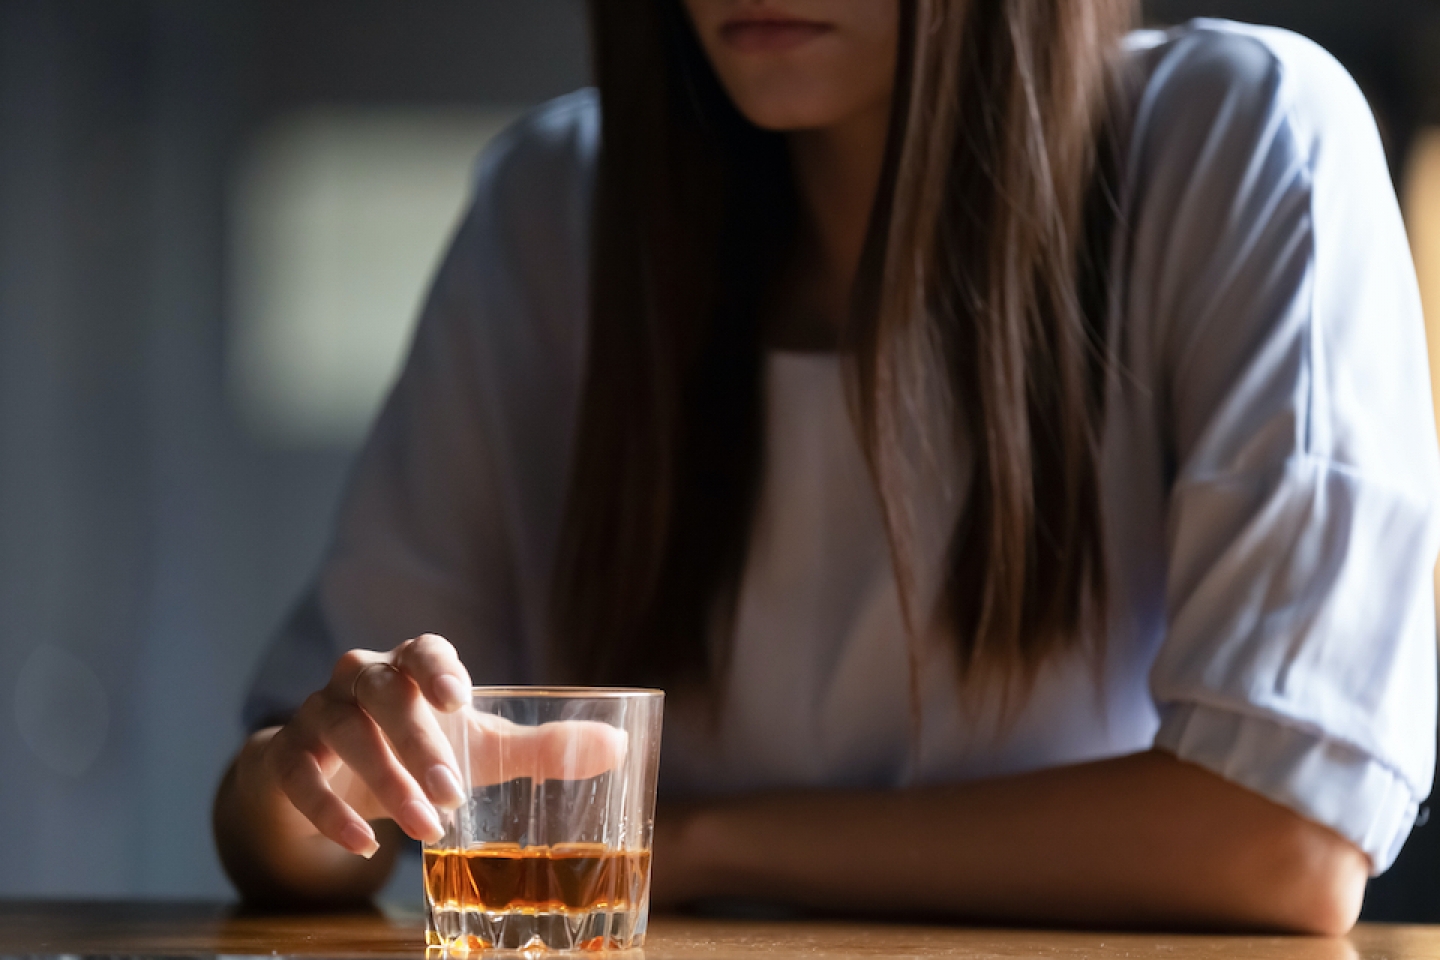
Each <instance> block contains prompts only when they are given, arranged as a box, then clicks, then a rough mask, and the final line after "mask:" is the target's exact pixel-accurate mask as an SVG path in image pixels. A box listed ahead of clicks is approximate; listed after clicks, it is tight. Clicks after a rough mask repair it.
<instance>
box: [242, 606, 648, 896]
mask: <svg viewBox="0 0 1440 960" xmlns="http://www.w3.org/2000/svg"><path fill="white" fill-rule="evenodd" d="M469 704H470V676H469V674H468V673H467V672H466V670H465V667H464V666H463V665H462V664H461V663H460V659H459V657H458V656H457V655H456V653H455V649H454V647H452V646H451V645H450V644H449V643H448V642H446V641H445V640H444V639H443V638H441V637H437V636H434V635H430V634H427V635H425V636H422V637H418V638H416V639H414V640H407V641H406V642H405V643H402V644H400V646H398V647H396V648H395V649H394V650H391V651H390V652H389V653H373V652H370V651H366V650H352V651H350V652H349V653H347V654H345V655H344V656H342V657H341V658H340V660H339V662H338V663H336V665H335V670H334V672H333V673H332V675H331V677H330V681H329V682H328V683H327V684H326V685H325V688H324V689H322V690H320V691H317V692H316V693H314V694H312V695H311V696H310V697H309V698H308V699H306V701H305V703H304V704H303V705H302V706H301V707H300V709H299V711H297V712H296V714H295V716H294V717H293V718H292V719H291V720H290V722H289V723H287V724H285V726H283V727H271V728H269V729H267V730H261V731H259V732H258V733H256V734H255V735H254V736H252V737H251V738H250V739H249V740H248V741H247V742H246V744H245V746H244V747H243V748H242V749H241V751H240V755H239V756H238V757H236V759H235V762H234V763H233V764H231V766H230V770H229V771H228V772H227V773H226V775H225V780H224V782H222V783H221V785H220V790H219V792H218V794H217V795H216V798H215V814H214V820H215V839H216V845H217V847H218V849H219V852H220V859H221V861H222V862H223V863H224V865H225V869H226V872H227V873H228V874H229V875H230V878H231V879H232V880H234V881H235V884H236V886H237V887H239V888H240V891H241V893H242V894H244V895H245V896H246V897H249V898H252V899H253V898H258V899H280V900H286V901H295V900H309V901H331V902H333V901H340V900H357V899H363V898H365V897H368V896H370V895H372V894H373V893H374V892H375V891H376V890H378V889H379V888H380V886H381V884H383V883H384V882H385V877H386V876H387V875H388V874H389V872H390V866H391V863H392V861H393V855H394V851H395V847H396V845H397V844H396V842H395V841H398V839H399V836H398V833H399V831H397V830H395V829H394V828H393V827H390V826H389V825H388V824H384V823H383V821H386V820H393V821H394V822H395V823H396V824H398V826H399V828H400V830H403V831H404V832H405V833H407V834H409V835H410V836H412V837H414V838H415V839H417V840H421V841H430V842H433V841H436V840H439V839H440V838H441V836H442V834H443V833H444V830H443V827H442V820H443V815H442V813H441V811H443V810H446V809H448V808H451V807H455V806H458V805H459V804H460V803H461V802H462V801H463V800H465V796H464V787H463V786H462V783H463V782H464V781H463V780H462V777H461V775H460V772H461V770H462V768H463V769H464V770H465V771H466V773H468V775H469V784H470V786H471V787H476V786H482V785H485V784H489V783H499V782H502V781H505V780H513V779H517V778H522V777H528V778H531V779H534V780H537V781H543V780H551V779H555V780H583V779H589V778H590V777H594V776H598V775H600V774H601V773H604V772H605V771H606V770H610V769H613V768H614V767H615V766H616V765H617V764H619V762H620V761H621V759H623V757H624V756H625V753H626V750H627V747H628V743H627V739H626V736H625V731H623V730H620V729H617V728H615V727H612V726H610V725H608V724H605V723H597V722H592V721H585V720H566V721H561V722H555V723H544V724H540V725H539V726H533V727H532V726H523V725H517V724H514V723H511V722H510V721H509V720H506V719H504V718H502V717H499V716H495V715H492V714H488V713H480V712H472V711H470V710H469ZM462 709H463V710H465V711H466V716H465V718H464V722H465V724H466V727H467V729H466V740H467V741H468V744H469V750H468V753H469V756H467V757H456V756H455V754H454V751H453V749H452V748H451V746H450V741H449V739H448V738H447V737H446V736H445V734H444V732H443V731H442V729H441V720H440V714H442V713H455V712H456V711H459V710H462ZM462 764H463V767H462ZM371 821H374V822H376V824H377V826H379V828H380V832H379V834H377V831H376V828H375V827H373V826H372V825H371ZM337 844H338V846H337ZM377 852H379V853H381V856H375V854H376V853H377ZM355 855H358V856H355ZM362 857H363V858H365V859H360V858H362ZM372 857H373V858H374V859H373V860H371V859H370V858H372Z"/></svg>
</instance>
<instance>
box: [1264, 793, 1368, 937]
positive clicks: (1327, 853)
mask: <svg viewBox="0 0 1440 960" xmlns="http://www.w3.org/2000/svg"><path fill="white" fill-rule="evenodd" d="M1294 819H1295V822H1294V823H1293V824H1290V825H1289V828H1288V829H1285V830H1283V831H1281V832H1280V833H1281V836H1279V837H1275V838H1274V840H1273V842H1274V849H1272V850H1271V851H1269V852H1268V855H1267V857H1266V859H1267V860H1268V861H1269V863H1268V865H1266V866H1265V867H1264V868H1262V869H1261V871H1260V874H1261V876H1260V880H1259V882H1258V883H1257V885H1256V886H1257V887H1258V889H1257V890H1255V891H1254V892H1255V895H1256V896H1257V898H1258V902H1259V903H1262V904H1267V905H1268V909H1267V911H1266V912H1269V911H1270V910H1273V911H1274V913H1273V915H1272V916H1270V917H1269V918H1267V919H1268V920H1269V922H1268V923H1267V924H1266V925H1267V926H1268V925H1272V924H1273V925H1274V926H1276V927H1279V928H1282V929H1285V930H1288V931H1291V932H1293V933H1301V934H1309V935H1312V936H1322V937H1339V936H1344V935H1345V934H1346V933H1348V932H1349V931H1350V928H1352V927H1353V926H1355V921H1356V920H1357V919H1359V917H1360V904H1361V901H1362V900H1363V899H1364V897H1365V883H1366V880H1367V879H1368V878H1369V875H1370V859H1369V857H1367V856H1366V855H1365V854H1364V853H1363V852H1361V851H1360V849H1359V848H1358V847H1356V846H1355V845H1354V844H1352V843H1351V842H1350V841H1348V840H1346V839H1345V838H1344V837H1341V836H1340V835H1339V834H1337V833H1335V832H1333V831H1331V830H1329V829H1328V828H1326V827H1322V826H1320V825H1319V824H1316V823H1312V822H1310V821H1308V820H1304V819H1302V818H1301V817H1299V816H1298V815H1294Z"/></svg>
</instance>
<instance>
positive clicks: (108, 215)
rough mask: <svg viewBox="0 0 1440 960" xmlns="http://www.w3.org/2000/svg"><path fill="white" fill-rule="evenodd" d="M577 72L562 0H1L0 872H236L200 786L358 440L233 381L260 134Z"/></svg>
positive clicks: (151, 883) (576, 27)
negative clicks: (239, 265)
mask: <svg viewBox="0 0 1440 960" xmlns="http://www.w3.org/2000/svg"><path fill="white" fill-rule="evenodd" d="M585 76H586V51H585V40H584V33H583V22H582V19H581V14H580V7H579V3H578V2H577V0H524V2H523V3H522V2H511V0H426V2H425V3H423V4H415V3H407V2H403V0H149V2H145V0H0V895H21V894H24V895H46V894H70V895H81V894H84V895H139V894H145V895H166V896H207V895H209V896H220V895H226V894H228V887H227V885H226V884H225V881H224V879H223V877H222V876H221V874H220V872H219V868H218V865H217V864H216V862H215V857H214V854H213V852H212V850H211V845H210V840H209V830H208V803H209V797H210V795H211V793H212V791H213V789H214V786H215V784H216V782H217V779H218V777H219V774H220V771H221V767H222V764H223V762H224V760H225V758H226V757H227V755H229V754H230V753H232V752H233V750H234V748H235V747H236V745H237V744H238V740H239V726H238V705H239V699H240V696H241V690H242V689H243V686H244V684H245V682H246V680H247V677H248V674H249V672H250V670H251V668H252V665H253V663H254V660H255V658H256V656H257V654H258V651H259V649H260V647H261V645H262V644H263V643H264V642H265V640H266V638H267V635H268V634H269V633H270V631H271V630H272V629H273V626H274V624H275V622H276V621H277V620H278V619H279V618H280V617H281V615H282V613H283V611H284V608H285V607H286V606H287V605H288V604H289V603H290V602H291V600H292V598H293V596H294V594H295V593H296V592H297V590H298V589H299V588H300V587H301V585H302V583H303V581H304V580H305V578H306V577H307V576H308V575H309V572H310V569H311V567H312V565H313V563H314V561H315V558H316V557H317V555H318V553H319V551H320V549H321V547H322V545H323V543H324V540H325V537H326V535H327V527H328V524H329V521H330V516H331V511H332V508H333V503H334V501H335V497H336V495H337V491H338V489H339V487H340V485H341V483H342V482H343V477H344V473H345V469H346V466H347V463H348V461H349V458H350V455H351V445H350V444H348V443H332V444H329V445H326V444H316V443H312V444H308V445H307V444H297V443H288V444H287V443H282V442H279V441H269V440H266V439H264V438H263V437H257V436H256V435H255V433H254V432H253V431H250V430H248V429H247V428H246V426H245V425H244V424H242V423H241V422H240V421H239V420H238V419H237V417H236V415H235V413H234V407H233V405H232V404H231V403H230V402H229V396H228V395H227V392H226V389H225V383H226V373H225V369H226V364H227V356H226V344H227V341H228V338H227V332H226V326H225V325H226V320H227V318H226V316H225V305H226V303H227V302H229V297H228V293H229V291H228V289H227V288H228V285H229V283H230V279H231V278H230V277H228V276H227V266H226V264H227V263H228V262H229V261H228V259H227V235H228V231H229V228H230V224H229V223H228V214H227V210H228V209H229V204H228V198H229V196H230V192H231V190H232V186H233V179H234V177H235V174H236V168H237V164H239V163H240V162H241V161H242V159H243V158H244V157H245V156H246V155H247V152H248V150H249V147H250V145H251V143H252V142H253V141H254V140H255V139H256V138H257V136H259V135H260V133H261V132H263V131H264V130H265V129H267V128H268V126H269V125H271V124H272V123H273V122H274V121H275V120H276V119H277V118H280V117H283V116H285V115H287V114H289V113H292V112H294V111H297V110H303V109H306V108H317V107H318V108H325V109H333V108H337V107H340V108H365V109H368V108H385V109H387V110H390V111H392V112H393V111H396V110H399V111H404V110H406V109H410V108H435V107H451V108H479V109H488V108H493V107H503V108H505V109H507V110H508V109H513V108H516V107H523V106H525V105H528V104H532V103H535V102H538V101H540V100H543V99H545V98H548V97H550V96H554V95H556V94H559V93H562V92H565V91H567V90H569V89H573V88H574V87H576V86H579V85H581V84H582V83H584V81H585ZM458 212H459V210H458V206H457V209H456V211H455V213H457V214H458Z"/></svg>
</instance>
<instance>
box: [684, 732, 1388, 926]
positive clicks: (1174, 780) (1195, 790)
mask: <svg viewBox="0 0 1440 960" xmlns="http://www.w3.org/2000/svg"><path fill="white" fill-rule="evenodd" d="M656 845H657V854H656V895H657V899H658V900H659V901H660V902H662V903H664V902H667V901H668V902H680V901H686V900H691V899H696V898H701V897H723V896H747V897H755V898H761V899H775V900H781V901H786V902H790V903H798V904H803V905H806V906H810V907H816V908H820V909H834V910H843V911H847V912H848V911H857V912H865V913H892V914H894V913H912V914H931V915H934V914H941V915H949V916H961V917H967V918H975V919H987V920H1008V921H1039V922H1059V923H1080V924H1164V925H1184V926H1201V927H1221V928H1263V929H1274V930H1287V931H1295V932H1305V933H1320V934H1338V933H1342V932H1344V931H1345V930H1348V929H1349V928H1350V926H1351V925H1353V923H1354V921H1355V918H1356V916H1357V914H1358V912H1359V908H1360V900H1361V897H1362V895H1363V891H1364V885H1365V878H1366V876H1367V875H1368V872H1369V870H1368V868H1369V862H1368V860H1367V858H1366V857H1365V855H1364V854H1363V853H1361V852H1360V851H1359V850H1358V849H1357V848H1356V847H1354V846H1353V845H1352V844H1350V843H1349V842H1348V841H1347V840H1345V839H1343V838H1342V837H1340V836H1339V835H1338V834H1335V833H1333V832H1332V831H1330V830H1328V829H1326V828H1324V827H1321V826H1319V825H1317V824H1314V823H1311V822H1310V821H1308V820H1305V819H1303V818H1302V817H1300V816H1298V815H1297V814H1295V813H1293V812H1291V811H1290V810H1288V809H1286V808H1284V807H1281V806H1278V805H1276V804H1273V803H1271V802H1269V801H1268V800H1265V799H1264V798H1262V797H1260V796H1259V795H1257V794H1254V793H1252V792H1250V791H1248V790H1245V789H1243V788H1241V787H1238V786H1235V785H1233V784H1231V783H1229V782H1227V781H1225V780H1223V779H1221V778H1220V777H1217V776H1215V775H1213V774H1211V773H1209V772H1207V771H1205V770H1203V769H1201V768H1199V767H1196V766H1193V765H1190V764H1187V763H1183V762H1181V761H1179V760H1177V759H1175V758H1174V757H1171V756H1169V755H1167V754H1163V753H1159V752H1150V753H1144V754H1137V755H1134V756H1129V757H1123V758H1117V759H1113V760H1105V761H1099V762H1095V763H1090V764H1084V765H1080V766H1073V767H1064V768H1057V769H1051V770H1045V771H1039V772H1036V773H1032V774H1026V775H1023V776H1016V777H1007V778H1002V779H995V780H988V781H980V782H975V783H971V784H964V785H957V786H952V787H936V788H926V789H918V790H910V791H899V792H892V793H807V794H789V795H777V796H768V797H755V798H745V799H737V800H733V801H730V802H726V803H721V804H717V805H711V806H704V807H698V808H694V809H692V810H691V811H689V812H688V813H687V814H685V815H683V816H681V817H679V818H677V819H676V820H674V821H672V822H670V823H669V824H666V823H663V822H662V824H661V827H660V833H659V834H658V835H657V841H656Z"/></svg>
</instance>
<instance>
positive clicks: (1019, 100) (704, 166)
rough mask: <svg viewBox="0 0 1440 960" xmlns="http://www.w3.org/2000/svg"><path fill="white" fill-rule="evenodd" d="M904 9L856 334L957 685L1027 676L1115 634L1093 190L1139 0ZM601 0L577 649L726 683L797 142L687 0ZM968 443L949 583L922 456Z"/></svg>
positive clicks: (598, 675) (910, 615) (880, 459)
mask: <svg viewBox="0 0 1440 960" xmlns="http://www.w3.org/2000/svg"><path fill="white" fill-rule="evenodd" d="M900 6H901V41H900V51H899V54H900V55H899V67H898V72H897V78H896V85H895V94H894V104H893V108H892V112H891V130H890V138H889V144H888V150H887V160H886V165H885V171H884V174H883V176H882V182H881V185H880V189H879V192H878V195H877V199H876V204H875V209H874V213H873V214H872V220H871V226H870V235H869V238H868V241H867V244H866V249H865V253H864V256H863V257H862V263H861V269H860V275H859V277H858V278H857V288H856V294H855V297H854V312H853V317H852V320H851V323H850V324H849V329H848V330H847V331H846V334H845V337H844V342H843V347H842V349H843V353H844V356H845V360H846V363H847V367H848V369H849V372H850V382H851V385H852V388H853V389H852V395H853V400H854V404H853V406H854V411H855V414H856V420H857V425H858V428H859V431H860V437H861V440H862V445H863V447H864V449H865V452H866V455H867V457H868V459H869V462H870V465H871V470H872V474H873V476H874V478H875V482H876V486H877V489H878V492H879V495H880V501H881V504H882V509H883V513H884V516H885V519H886V525H887V530H888V533H889V538H890V545H891V554H892V558H893V561H894V567H895V571H896V576H897V580H898V583H899V587H900V591H901V596H902V601H903V602H902V606H903V608H904V610H905V613H906V617H907V621H908V627H909V629H910V632H911V635H912V638H913V637H914V636H915V635H916V634H918V633H921V632H924V631H926V630H929V629H930V628H931V627H932V625H935V624H937V623H938V624H939V625H940V626H942V627H943V628H944V629H945V630H946V631H947V632H948V633H949V634H950V635H951V636H952V637H953V642H954V644H955V648H956V653H957V655H958V663H959V669H960V673H961V679H962V680H965V681H969V680H973V679H975V678H977V677H981V676H985V677H998V678H1000V679H1001V680H1003V681H1006V684H1007V687H1006V688H1007V689H1008V684H1009V683H1010V682H1012V681H1013V682H1017V683H1019V684H1020V685H1021V686H1022V687H1023V686H1024V685H1026V684H1028V683H1029V682H1030V681H1031V680H1033V678H1034V677H1035V675H1036V673H1037V672H1038V671H1039V669H1040V667H1041V666H1042V664H1043V663H1045V662H1046V661H1047V660H1048V659H1049V658H1051V657H1052V656H1053V655H1055V654H1056V653H1058V652H1063V651H1066V650H1073V649H1079V648H1082V647H1089V648H1090V649H1091V650H1098V649H1099V647H1098V645H1099V644H1100V643H1102V642H1103V635H1104V622H1105V594H1106V576H1105V557H1104V551H1103V544H1102V517H1101V509H1100V490H1099V450H1100V440H1101V436H1100V433H1101V424H1102V421H1103V416H1104V398H1105V389H1104V383H1105V376H1106V365H1105V356H1106V343H1107V331H1106V327H1105V312H1106V310H1105V300H1106V298H1105V295H1104V294H1105V285H1106V280H1105V271H1104V269H1103V266H1104V263H1105V256H1106V254H1107V253H1108V249H1107V247H1108V243H1107V241H1106V236H1107V235H1108V230H1107V229H1105V227H1104V226H1101V227H1098V228H1097V226H1096V225H1097V224H1102V225H1103V224H1105V223H1107V222H1108V221H1107V217H1106V214H1107V213H1108V212H1109V208H1108V206H1107V197H1106V194H1105V191H1104V190H1103V189H1099V188H1097V185H1102V186H1103V184H1104V183H1105V182H1106V181H1107V178H1106V177H1105V176H1103V175H1102V172H1103V170H1104V168H1105V166H1106V165H1105V164H1104V163H1103V162H1102V161H1101V159H1100V158H1101V157H1103V156H1104V155H1105V151H1104V149H1103V146H1104V144H1105V142H1106V141H1105V137H1104V136H1103V135H1102V131H1103V130H1104V129H1106V127H1107V123H1106V121H1107V118H1108V117H1109V113H1110V111H1109V103H1110V101H1111V99H1112V97H1111V93H1112V91H1113V89H1114V87H1115V77H1116V71H1117V69H1118V68H1117V66H1116V64H1117V63H1118V59H1119V58H1118V56H1117V54H1118V52H1119V48H1120V41H1121V38H1122V36H1123V34H1124V32H1125V31H1126V30H1127V29H1128V28H1129V26H1130V25H1131V23H1132V21H1133V19H1134V7H1135V2H1134V0H901V3H900ZM590 16H591V23H592V30H593V52H594V61H595V70H596V75H597V81H598V84H599V88H600V100H601V109H602V113H603V120H602V124H603V126H602V131H603V133H602V142H603V147H602V150H601V156H600V162H599V170H598V174H597V180H596V186H595V199H594V224H593V228H592V252H591V301H590V305H591V314H590V323H589V346H588V360H587V363H588V366H587V373H586V380H585V385H584V389H583V392H582V407H581V410H580V416H579V430H578V435H577V438H576V444H575V450H574V461H573V465H572V474H571V478H570V487H569V499H568V503H567V507H566V512H565V516H564V520H563V526H562V530H561V538H560V544H559V551H558V558H557V566H556V570H555V593H554V616H555V619H554V623H555V630H556V634H555V643H554V652H555V655H556V663H557V665H561V666H562V668H563V672H565V673H567V674H569V675H570V676H571V677H574V678H576V679H585V680H589V681H595V682H609V681H615V682H620V681H623V682H632V683H633V682H651V683H667V682H673V681H683V680H699V681H702V682H703V681H708V680H713V679H715V677H716V676H717V673H718V672H719V671H720V670H721V669H722V668H723V664H724V662H725V661H724V657H725V650H726V641H727V640H728V639H729V633H730V628H731V618H732V615H733V612H734V607H735V603H736V598H737V593H738V589H739V585H740V578H741V575H742V571H743V567H744V564H745V560H746V552H747V548H748V545H749V537H750V530H751V526H752V516H753V513H754V510H755V505H756V502H757V499H758V495H759V489H760V482H761V476H762V470H763V451H764V446H763V431H764V390H763V381H762V378H761V369H762V361H763V354H764V344H763V341H762V331H761V325H760V321H759V317H760V314H761V312H762V308H763V302H764V299H765V297H766V295H767V292H768V291H769V290H770V288H771V285H772V283H773V282H774V281H775V279H776V277H775V273H776V269H777V266H778V265H780V264H782V263H784V262H785V258H786V252H787V251H788V250H789V249H790V247H791V246H792V244H793V242H794V240H795V237H796V233H797V220H798V216H799V213H798V202H797V200H796V195H795V187H794V184H793V182H792V179H791V173H790V167H789V163H788V157H787V153H786V147H785V141H784V138H783V136H782V135H780V134H777V133H772V132H766V131H762V130H760V129H758V128H756V127H754V126H752V125H751V124H749V123H748V122H746V121H745V120H744V118H743V117H741V116H740V115H739V113H738V112H737V111H736V109H735V107H734V106H733V105H732V104H731V102H730V101H729V99H728V97H727V96H726V95H725V93H724V91H723V90H722V89H721V87H720V84H719V82H718V80H717V79H716V77H715V74H714V73H713V71H712V70H711V68H710V66H709V64H708V62H707V60H706V58H705V56H704V54H703V51H702V50H701V48H700V45H699V42H698V40H697V38H696V37H695V35H694V32H693V29H692V28H691V26H690V24H689V22H688V19H687V18H686V16H685V14H684V11H683V9H682V5H681V2H680V0H591V3H590ZM1097 211H1098V215H1097ZM962 449H963V450H965V451H967V452H968V457H966V458H965V462H967V463H968V468H967V469H968V475H967V477H966V478H965V480H966V483H967V484H968V493H967V494H966V496H965V498H964V501H963V507H962V508H960V509H959V510H958V513H957V515H956V517H955V520H954V526H953V529H951V530H950V532H949V535H948V538H947V543H948V545H942V546H944V550H943V551H942V553H941V555H939V556H938V557H935V558H934V559H935V561H937V562H939V563H940V564H941V568H942V576H941V582H940V583H939V584H938V585H937V587H936V588H935V589H931V590H928V591H927V590H926V589H924V588H923V587H922V582H923V581H925V580H926V577H927V576H928V574H926V573H925V571H924V570H923V569H922V568H923V567H924V566H925V565H926V563H927V561H926V559H925V557H924V555H925V550H924V548H923V546H922V545H921V543H920V542H919V541H920V539H923V538H919V537H917V528H916V522H915V520H914V519H913V517H914V513H915V510H914V502H915V499H916V498H917V496H918V495H919V494H918V493H917V483H919V482H921V481H920V480H919V479H917V478H920V477H921V476H922V474H923V473H924V471H923V470H921V469H918V468H917V460H925V459H926V457H927V456H928V457H929V458H930V459H932V460H933V461H934V462H935V463H938V464H939V465H940V470H941V472H942V473H943V471H944V470H945V469H946V468H947V466H948V467H954V465H955V463H957V462H959V461H956V460H954V459H953V458H947V456H946V454H945V451H952V452H953V451H956V450H962ZM917 451H919V453H918V454H917ZM937 451H938V453H937ZM941 479H942V481H943V479H944V478H943V477H942V478H941ZM951 479H955V478H951ZM932 565H933V564H932ZM912 648H913V645H912Z"/></svg>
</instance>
